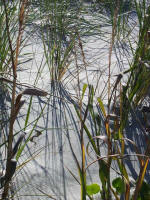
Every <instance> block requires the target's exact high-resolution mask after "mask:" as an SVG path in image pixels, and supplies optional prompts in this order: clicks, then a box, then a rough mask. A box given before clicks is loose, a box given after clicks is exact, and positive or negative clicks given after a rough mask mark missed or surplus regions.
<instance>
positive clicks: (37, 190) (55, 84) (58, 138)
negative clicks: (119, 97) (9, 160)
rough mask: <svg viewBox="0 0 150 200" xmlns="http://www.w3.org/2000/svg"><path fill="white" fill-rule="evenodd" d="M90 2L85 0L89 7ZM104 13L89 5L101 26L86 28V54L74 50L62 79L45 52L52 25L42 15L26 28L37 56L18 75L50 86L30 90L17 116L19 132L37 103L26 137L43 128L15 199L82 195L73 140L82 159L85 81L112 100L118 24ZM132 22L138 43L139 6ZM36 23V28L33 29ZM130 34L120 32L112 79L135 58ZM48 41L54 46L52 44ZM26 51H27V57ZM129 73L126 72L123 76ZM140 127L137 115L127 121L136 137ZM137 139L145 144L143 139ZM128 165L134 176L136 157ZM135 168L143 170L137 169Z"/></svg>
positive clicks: (90, 18) (26, 156)
mask: <svg viewBox="0 0 150 200" xmlns="http://www.w3.org/2000/svg"><path fill="white" fill-rule="evenodd" d="M88 5H89V4H85V7H86V9H87V6H88ZM101 17H102V16H101V15H100V14H98V12H97V13H94V14H92V13H90V11H89V12H88V13H84V14H83V18H84V19H85V20H86V23H87V24H88V23H89V24H90V26H91V28H92V26H93V27H95V26H96V27H95V30H96V31H95V32H94V31H93V34H89V35H86V34H83V36H81V38H80V39H81V40H82V41H83V43H82V45H83V52H84V55H83V54H82V50H81V49H80V46H79V45H77V46H76V49H77V60H75V52H73V53H72V54H71V55H70V57H69V59H70V60H71V63H70V64H69V66H68V68H67V72H66V73H65V74H64V76H63V78H62V79H61V81H54V80H52V77H51V74H50V71H51V69H50V67H51V66H50V64H51V63H50V64H48V63H47V60H46V58H45V54H44V46H43V41H42V37H43V35H42V34H41V31H43V34H46V31H47V30H45V29H44V28H41V27H40V26H41V24H42V23H41V22H40V21H36V23H35V24H32V25H30V26H28V27H27V30H26V34H29V35H30V37H29V39H28V41H27V46H26V47H25V48H24V49H23V54H25V53H29V54H28V55H27V57H28V58H29V59H30V58H31V60H30V61H29V62H27V63H24V64H22V65H20V67H19V70H18V80H19V82H21V83H25V84H28V85H29V84H30V85H35V86H36V87H38V88H41V89H43V90H45V91H46V92H48V96H47V97H32V98H31V97H26V96H25V97H24V98H25V99H26V103H25V105H24V106H23V108H22V109H21V113H20V115H19V117H18V119H17V121H16V122H15V130H14V131H15V132H18V131H19V130H21V129H23V128H24V126H25V123H26V122H25V121H26V120H27V118H26V114H27V112H28V109H29V104H30V103H31V108H30V109H31V110H30V115H29V119H28V124H30V125H29V126H28V127H27V128H26V130H25V131H26V138H27V137H28V135H29V134H30V133H31V130H32V129H34V131H33V135H35V134H36V130H38V131H41V135H40V136H39V137H37V138H36V137H35V138H34V141H33V142H31V141H30V142H28V144H27V147H26V148H25V150H24V151H23V153H22V156H21V158H19V161H18V166H19V165H22V164H23V165H24V166H23V167H20V168H18V170H17V172H16V175H15V177H14V187H15V190H17V195H15V199H17V198H18V199H19V200H20V199H21V200H25V199H26V200H27V199H36V200H37V199H50V198H51V197H53V198H54V199H57V200H59V199H60V200H64V199H65V200H73V199H76V200H78V199H80V185H79V183H78V182H77V181H76V180H75V178H74V177H73V175H74V176H75V177H77V179H78V180H79V175H78V170H77V166H76V163H75V160H74V158H73V154H72V151H71V147H70V145H71V146H72V149H73V151H74V153H75V154H76V156H77V158H78V159H79V160H80V161H81V150H80V123H79V119H78V117H77V116H76V112H75V109H74V105H77V104H78V98H79V93H81V92H82V88H83V86H84V84H85V83H86V84H87V83H88V84H90V85H93V86H94V88H97V90H96V93H95V100H96V98H97V97H99V96H100V97H101V99H102V100H103V102H104V103H105V104H107V101H108V96H107V95H108V89H107V88H108V86H107V82H108V74H109V68H108V66H109V51H110V43H111V35H112V34H111V32H112V27H111V26H110V25H109V23H108V21H109V18H106V19H104V20H105V25H104V21H103V20H100V19H101ZM92 23H93V25H92ZM107 23H108V24H107ZM128 23H129V24H130V25H129V27H130V30H132V34H130V39H131V41H132V43H133V48H135V47H136V42H135V41H136V40H137V34H138V24H137V20H136V16H135V12H134V11H133V13H132V12H131V15H130V19H129V22H128ZM39 24H40V25H39ZM85 27H86V26H85ZM34 28H35V29H34ZM30 29H32V30H33V32H32V34H31V32H30ZM98 33H99V34H98ZM128 39H129V38H127V36H126V37H124V38H120V39H119V40H118V41H116V42H115V45H114V48H113V50H112V56H111V68H110V73H111V85H113V84H114V82H115V79H116V77H115V76H114V75H116V74H118V73H120V72H122V71H124V70H125V69H128V67H129V62H130V61H131V60H132V56H131V52H130V51H129V43H128ZM77 43H78V41H77ZM46 45H47V46H48V44H46ZM47 46H46V48H47ZM47 51H48V50H47ZM49 56H50V55H49ZM25 57H26V56H25V55H24V56H23V59H24V58H25ZM50 58H51V57H49V59H50ZM75 61H77V63H76V62H75ZM77 66H78V67H77ZM126 78H127V77H124V78H123V81H125V80H126ZM79 83H80V87H79ZM20 89H21V90H23V89H24V87H19V89H18V92H20ZM87 100H88V94H87V93H86V95H85V97H84V99H83V102H84V103H83V109H84V108H85V105H86V103H87ZM96 109H97V108H96V105H95V110H96ZM41 112H42V113H41ZM96 112H98V111H96ZM39 115H41V117H40V119H39V120H38V122H37V121H36V119H37V118H38V117H39ZM131 118H132V117H131ZM86 123H87V124H88V128H89V129H90V130H91V131H94V130H93V128H92V127H93V124H92V122H91V119H90V116H88V118H87V121H86ZM135 127H137V125H136V123H135V122H134V121H132V123H131V124H129V127H127V129H128V130H127V133H130V132H131V131H132V132H134V134H132V136H131V139H133V137H134V135H136V134H138V135H140V128H139V127H137V128H135ZM93 135H94V133H93ZM129 137H130V136H129ZM84 142H85V145H87V143H88V138H87V136H86V135H85V139H84ZM137 142H140V145H143V143H142V141H141V140H140V141H137ZM132 151H133V149H132V148H131V149H130V148H129V149H127V153H129V152H130V153H131V152H132ZM101 152H102V155H106V154H107V151H106V149H105V147H102V149H101ZM94 158H95V156H94V155H93V159H91V158H89V157H87V164H89V163H91V162H92V161H93V160H94ZM127 165H128V167H129V171H130V170H131V171H132V175H133V178H136V176H137V172H138V165H137V164H136V163H135V162H134V165H132V164H131V162H130V161H127ZM114 167H115V162H114ZM135 169H137V170H136V171H135ZM70 171H71V173H72V174H73V175H72V174H71V173H70ZM114 177H117V174H116V173H115V172H114V171H113V170H112V177H111V178H112V179H113V178H114ZM91 182H94V183H98V184H100V181H99V177H98V167H97V163H95V164H93V165H91V166H90V167H89V168H88V171H87V184H90V183H91Z"/></svg>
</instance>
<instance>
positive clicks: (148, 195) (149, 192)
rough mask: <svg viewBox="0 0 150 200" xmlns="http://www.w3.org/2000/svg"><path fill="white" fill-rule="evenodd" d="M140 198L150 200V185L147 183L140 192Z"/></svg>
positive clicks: (144, 183)
mask: <svg viewBox="0 0 150 200" xmlns="http://www.w3.org/2000/svg"><path fill="white" fill-rule="evenodd" d="M140 197H141V199H142V200H149V199H150V185H149V184H148V183H146V182H145V181H144V182H143V184H142V187H141V190H140Z"/></svg>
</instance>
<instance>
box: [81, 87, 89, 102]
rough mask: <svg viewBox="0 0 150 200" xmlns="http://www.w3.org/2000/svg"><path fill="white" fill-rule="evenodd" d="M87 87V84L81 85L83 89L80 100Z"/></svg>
mask: <svg viewBox="0 0 150 200" xmlns="http://www.w3.org/2000/svg"><path fill="white" fill-rule="evenodd" d="M87 86H88V85H87V84H84V85H83V89H82V98H81V99H82V100H83V97H84V94H85V91H86V88H87Z"/></svg>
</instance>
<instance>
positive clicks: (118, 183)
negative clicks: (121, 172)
mask: <svg viewBox="0 0 150 200" xmlns="http://www.w3.org/2000/svg"><path fill="white" fill-rule="evenodd" d="M112 186H113V187H114V188H115V189H116V191H117V192H118V193H119V194H122V193H124V191H125V185H124V181H123V180H122V178H120V177H119V178H116V179H114V180H113V181H112Z"/></svg>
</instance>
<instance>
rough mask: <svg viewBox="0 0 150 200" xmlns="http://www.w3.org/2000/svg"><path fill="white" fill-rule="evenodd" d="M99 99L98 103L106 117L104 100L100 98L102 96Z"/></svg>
mask: <svg viewBox="0 0 150 200" xmlns="http://www.w3.org/2000/svg"><path fill="white" fill-rule="evenodd" d="M97 101H98V103H99V107H100V109H101V110H102V112H103V115H104V117H106V111H105V107H104V104H103V102H102V100H101V99H100V97H98V98H97Z"/></svg>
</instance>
